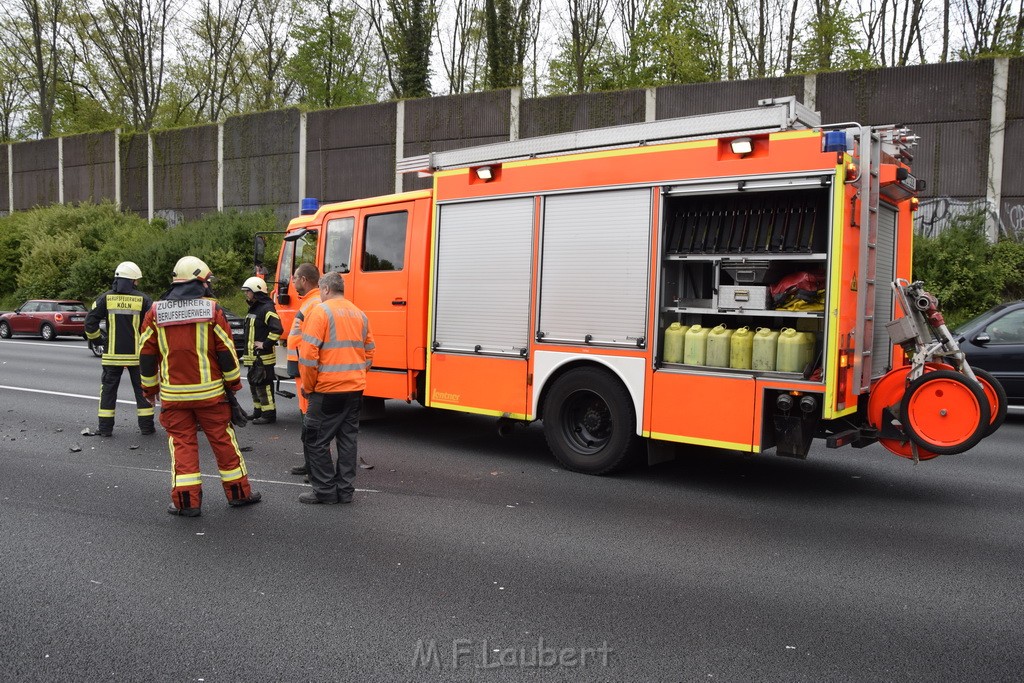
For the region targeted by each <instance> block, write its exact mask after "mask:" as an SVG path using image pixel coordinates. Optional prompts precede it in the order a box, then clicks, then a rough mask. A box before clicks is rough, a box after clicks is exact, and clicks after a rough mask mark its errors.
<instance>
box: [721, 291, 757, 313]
mask: <svg viewBox="0 0 1024 683" xmlns="http://www.w3.org/2000/svg"><path fill="white" fill-rule="evenodd" d="M718 307H719V308H720V309H722V310H735V309H740V308H744V309H749V310H752V311H765V310H768V288H767V287H760V286H756V285H755V286H751V285H719V287H718Z"/></svg>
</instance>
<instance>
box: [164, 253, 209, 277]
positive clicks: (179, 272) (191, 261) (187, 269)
mask: <svg viewBox="0 0 1024 683" xmlns="http://www.w3.org/2000/svg"><path fill="white" fill-rule="evenodd" d="M211 275H213V273H211V272H210V266H208V265H206V263H205V262H204V261H203V260H202V259H199V258H196V257H195V256H182V257H181V258H180V259H178V262H177V263H175V264H174V273H173V278H174V282H189V281H191V280H199V281H200V282H207V281H208V280H209V279H210V276H211Z"/></svg>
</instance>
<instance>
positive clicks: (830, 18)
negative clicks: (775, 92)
mask: <svg viewBox="0 0 1024 683" xmlns="http://www.w3.org/2000/svg"><path fill="white" fill-rule="evenodd" d="M860 19H861V17H860V16H854V15H853V14H851V13H850V12H848V11H846V10H845V9H844V8H843V4H842V2H840V1H839V0H825V1H824V2H821V3H820V4H819V5H817V6H816V9H815V14H814V16H813V17H811V20H810V21H809V22H807V24H806V26H805V27H804V29H803V31H802V35H801V36H800V37H799V43H800V45H799V48H798V50H797V59H796V68H797V71H802V72H805V73H814V72H820V71H836V70H842V69H870V68H874V67H877V66H878V64H877V63H876V62H875V61H874V59H872V57H871V55H870V54H869V53H868V52H867V51H866V50H864V48H863V39H862V38H861V37H860V35H859V33H858V30H857V23H858V22H859V21H860Z"/></svg>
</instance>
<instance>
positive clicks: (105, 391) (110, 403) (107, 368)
mask: <svg viewBox="0 0 1024 683" xmlns="http://www.w3.org/2000/svg"><path fill="white" fill-rule="evenodd" d="M125 370H127V371H128V379H130V380H131V383H132V389H134V390H135V410H136V412H137V415H138V418H139V429H142V430H146V431H148V430H150V429H153V413H154V410H153V406H151V405H150V404H149V401H147V400H146V397H145V396H143V395H142V375H141V373H139V366H138V365H127V366H126V365H104V366H103V378H102V380H100V411H99V418H100V423H99V424H100V429H99V430H100V431H101V432H109V431H112V430H113V429H114V408H115V407H116V406H117V388H118V387H119V386H120V384H121V374H122V373H123V372H124V371H125Z"/></svg>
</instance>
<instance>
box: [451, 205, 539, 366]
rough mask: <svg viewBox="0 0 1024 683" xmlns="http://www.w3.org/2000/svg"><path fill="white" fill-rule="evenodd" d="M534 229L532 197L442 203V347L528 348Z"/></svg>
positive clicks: (491, 351) (506, 351)
mask: <svg viewBox="0 0 1024 683" xmlns="http://www.w3.org/2000/svg"><path fill="white" fill-rule="evenodd" d="M533 227H534V200H533V198H521V199H502V200H489V201H480V202H467V203H462V204H443V205H441V206H440V208H439V209H438V223H437V271H436V277H435V291H436V298H435V316H434V335H433V342H434V348H435V350H438V351H454V352H475V353H487V354H502V355H505V354H508V355H516V356H518V355H520V351H521V350H522V349H525V348H527V344H528V339H529V334H530V330H529V327H530V264H531V260H532V252H533ZM478 347H479V348H478Z"/></svg>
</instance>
